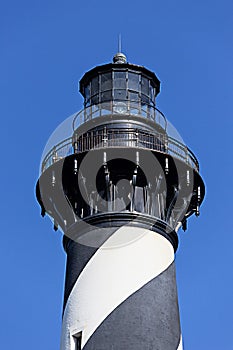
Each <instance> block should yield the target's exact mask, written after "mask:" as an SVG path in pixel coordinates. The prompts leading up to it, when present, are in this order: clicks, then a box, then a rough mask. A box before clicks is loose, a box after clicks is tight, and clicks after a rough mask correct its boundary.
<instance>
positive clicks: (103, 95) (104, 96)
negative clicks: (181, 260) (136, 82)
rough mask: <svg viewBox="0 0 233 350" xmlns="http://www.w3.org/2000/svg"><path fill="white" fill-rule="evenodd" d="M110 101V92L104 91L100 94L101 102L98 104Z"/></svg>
mask: <svg viewBox="0 0 233 350" xmlns="http://www.w3.org/2000/svg"><path fill="white" fill-rule="evenodd" d="M111 99H112V90H109V91H104V92H102V93H101V101H100V102H105V101H110V100H111Z"/></svg>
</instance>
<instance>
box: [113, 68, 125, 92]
mask: <svg viewBox="0 0 233 350" xmlns="http://www.w3.org/2000/svg"><path fill="white" fill-rule="evenodd" d="M113 87H114V88H115V89H126V72H114V80H113Z"/></svg>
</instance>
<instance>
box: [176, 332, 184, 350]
mask: <svg viewBox="0 0 233 350" xmlns="http://www.w3.org/2000/svg"><path fill="white" fill-rule="evenodd" d="M177 350H183V341H182V335H181V336H180V344H179V346H178V348H177Z"/></svg>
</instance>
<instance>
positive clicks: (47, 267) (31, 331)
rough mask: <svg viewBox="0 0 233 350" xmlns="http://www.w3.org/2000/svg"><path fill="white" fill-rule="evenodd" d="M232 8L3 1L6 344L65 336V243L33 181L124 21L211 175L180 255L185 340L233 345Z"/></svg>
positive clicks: (168, 110)
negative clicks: (82, 84) (45, 214)
mask: <svg viewBox="0 0 233 350" xmlns="http://www.w3.org/2000/svg"><path fill="white" fill-rule="evenodd" d="M232 13H233V3H232V1H230V0H222V1H220V0H219V1H214V0H212V1H210V0H196V1H190V0H188V1H187V0H186V1H185V0H177V1H172V0H167V1H152V0H151V1H148V0H145V1H143V2H141V1H137V0H136V1H134V2H126V1H122V0H118V1H116V2H109V1H106V0H102V1H101V0H100V1H98V2H97V1H94V0H90V1H84V2H81V1H77V0H76V1H74V0H71V1H66V2H65V1H59V0H58V1H55V0H50V1H45V0H41V1H40V2H39V1H37V2H36V1H28V0H22V1H9V2H5V3H4V4H2V7H1V13H0V45H1V56H0V70H1V79H0V93H1V96H2V100H1V104H0V109H1V125H2V128H1V141H2V146H1V149H2V153H1V157H2V158H1V159H2V168H1V169H2V171H1V178H2V180H1V183H2V189H1V194H2V201H1V216H2V219H1V232H2V234H1V247H2V249H1V255H0V259H1V263H0V266H1V267H0V269H1V299H0V322H1V327H0V339H1V340H0V343H1V348H2V349H4V350H8V349H12V348H13V347H14V346H16V347H17V349H20V350H21V349H22V350H23V349H24V350H25V349H32V348H33V349H34V350H41V349H43V350H56V349H58V348H59V337H60V327H61V310H62V299H63V280H64V269H65V254H64V252H63V250H62V246H61V234H60V233H59V232H57V233H55V232H53V230H52V224H51V222H50V221H49V219H48V218H46V219H43V220H42V219H41V218H40V210H39V206H38V205H37V203H36V200H35V196H34V186H35V183H36V180H37V177H38V168H39V163H40V157H41V154H42V151H43V147H44V145H45V143H46V142H47V139H48V137H49V136H50V134H51V133H52V131H53V130H54V129H55V128H56V126H58V124H60V123H61V122H62V121H63V120H64V119H65V118H67V117H68V116H69V115H71V114H73V113H74V112H76V111H78V110H80V109H82V99H81V96H79V93H78V81H79V79H80V78H81V76H82V75H83V74H84V72H86V71H87V70H89V69H90V68H92V67H94V66H95V65H97V64H102V63H106V62H110V61H111V60H112V56H113V55H114V54H115V53H116V51H117V36H118V33H119V32H121V33H122V41H123V42H122V51H123V52H124V53H125V54H126V55H127V57H128V60H129V61H130V62H132V63H136V64H141V65H145V66H146V67H147V68H149V69H151V70H153V71H154V72H155V73H156V74H157V76H158V77H159V79H160V80H161V93H160V95H159V96H158V98H157V106H158V108H159V109H160V110H162V111H163V113H165V115H166V116H167V118H168V119H169V120H170V121H171V122H172V123H173V124H174V125H175V126H176V128H177V129H178V130H179V132H180V134H181V135H182V137H183V139H184V140H185V142H186V143H187V144H188V146H189V147H190V148H191V149H192V150H193V151H194V152H195V154H196V155H197V157H198V158H199V160H200V166H201V174H202V175H203V177H204V180H205V183H206V186H207V195H206V199H205V202H204V204H203V206H202V208H201V216H200V218H198V219H197V218H195V217H194V218H191V219H190V220H189V223H188V231H187V232H186V233H183V232H180V246H179V249H178V252H177V257H176V264H177V282H178V291H179V300H180V313H181V322H182V331H183V338H184V344H185V349H186V350H197V349H198V350H207V349H208V350H219V349H224V350H232V349H233V338H232V332H233V322H232V313H233V301H232V296H233V274H232V246H233V234H232V233H233V232H232V224H231V218H232V212H231V208H232V198H233V197H232V196H233V193H232V176H233V175H232V172H233V167H232V131H233V130H232V129H233V128H232V126H233V123H232V100H233V92H232V85H233V70H232V62H233V44H232V36H233V25H232Z"/></svg>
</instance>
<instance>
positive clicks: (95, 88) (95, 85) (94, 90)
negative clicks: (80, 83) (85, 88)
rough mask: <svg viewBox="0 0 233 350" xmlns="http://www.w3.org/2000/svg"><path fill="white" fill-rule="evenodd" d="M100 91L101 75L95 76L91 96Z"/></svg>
mask: <svg viewBox="0 0 233 350" xmlns="http://www.w3.org/2000/svg"><path fill="white" fill-rule="evenodd" d="M98 92H99V77H98V76H97V77H95V78H93V79H92V81H91V96H93V95H96V94H97V93H98Z"/></svg>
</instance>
